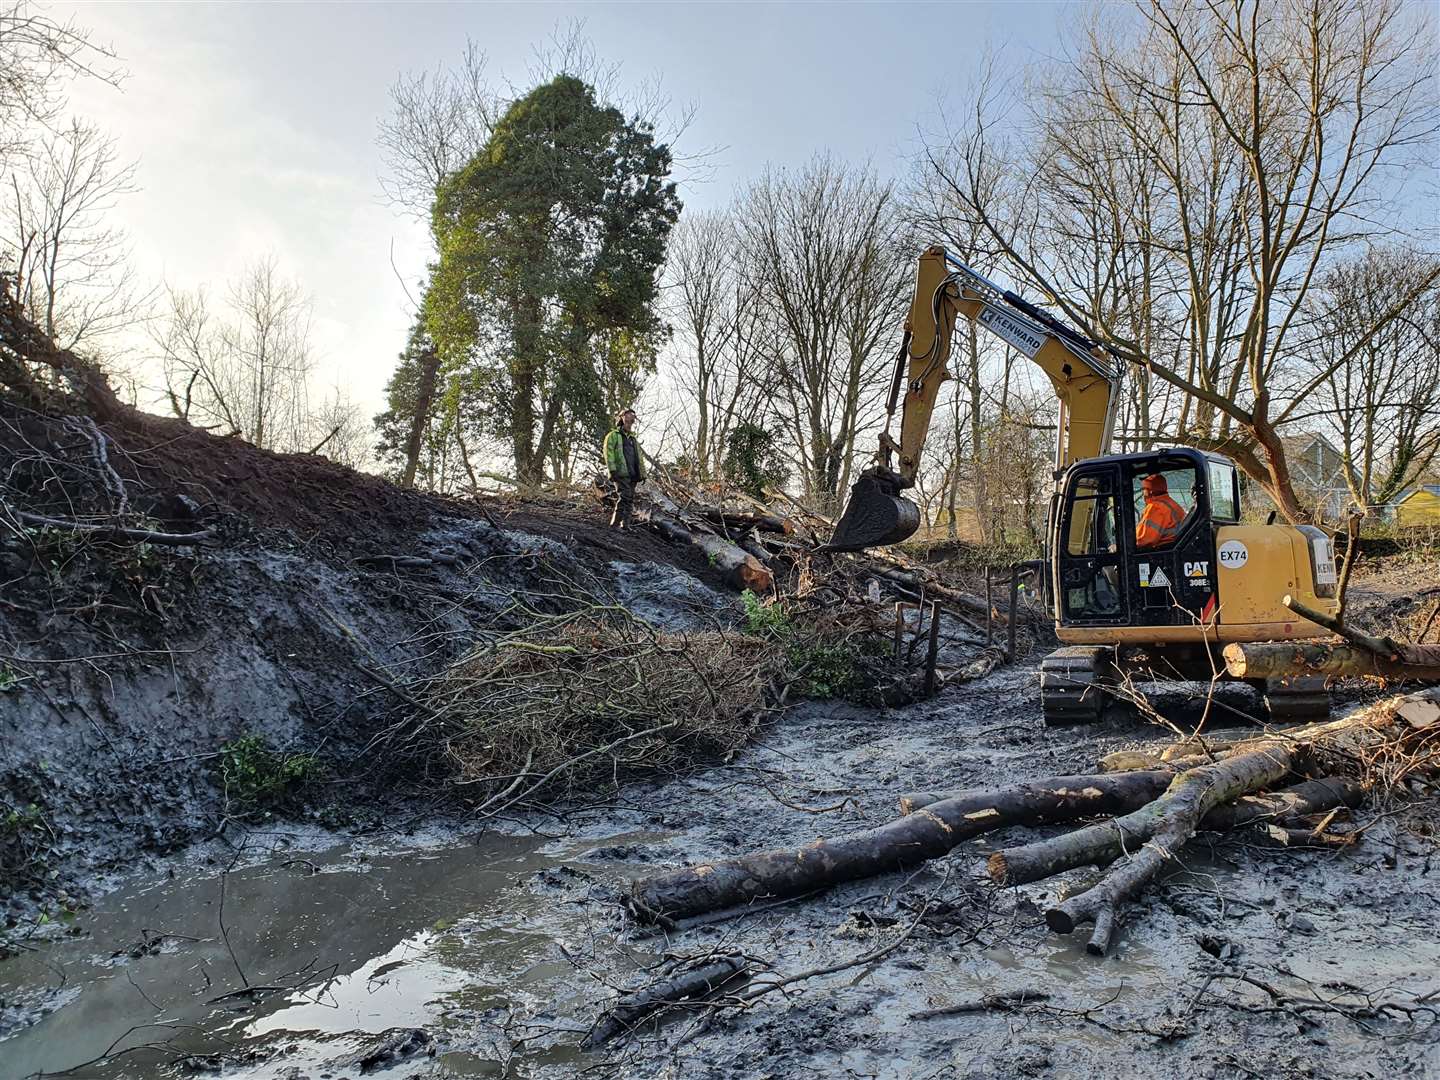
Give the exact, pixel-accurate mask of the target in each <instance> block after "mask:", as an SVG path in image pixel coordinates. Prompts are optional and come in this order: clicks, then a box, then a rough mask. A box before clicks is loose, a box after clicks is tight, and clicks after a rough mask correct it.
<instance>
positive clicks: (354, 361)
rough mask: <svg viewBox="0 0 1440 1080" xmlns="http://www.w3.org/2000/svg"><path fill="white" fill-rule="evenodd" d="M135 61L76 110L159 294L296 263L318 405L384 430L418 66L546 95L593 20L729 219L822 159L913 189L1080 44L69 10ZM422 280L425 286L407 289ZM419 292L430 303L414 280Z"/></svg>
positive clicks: (553, 14)
mask: <svg viewBox="0 0 1440 1080" xmlns="http://www.w3.org/2000/svg"><path fill="white" fill-rule="evenodd" d="M46 10H48V11H49V12H50V13H51V14H52V15H53V16H56V17H62V18H63V17H66V16H73V17H74V18H75V19H76V20H77V21H78V22H79V23H81V24H82V25H85V26H88V27H89V28H90V29H91V31H92V33H93V37H94V39H95V40H97V41H99V42H103V43H107V44H109V45H110V46H112V47H113V48H114V49H115V51H116V52H117V53H118V54H119V57H120V62H121V64H122V65H123V67H124V68H125V69H126V70H127V71H128V73H129V74H128V77H127V78H126V79H125V80H124V83H123V86H122V88H121V89H119V90H115V89H112V88H110V87H107V86H104V85H101V84H98V83H94V82H90V83H81V84H78V85H76V86H75V87H74V88H73V89H72V91H71V93H70V105H71V111H72V112H73V113H75V114H77V115H80V116H83V117H86V118H88V119H91V120H94V121H96V122H98V123H99V124H100V125H101V126H102V127H103V128H105V129H106V130H107V131H108V132H110V133H111V134H112V135H114V136H115V137H116V139H117V140H118V144H119V152H120V154H121V156H122V158H125V159H133V160H136V161H138V177H137V179H138V182H139V185H140V190H139V191H138V192H137V193H135V194H133V195H130V196H127V197H126V198H125V199H124V200H123V201H122V202H121V203H120V204H119V205H117V207H116V209H115V220H116V221H117V222H118V223H119V224H120V225H121V226H122V227H124V228H125V229H126V230H127V231H128V233H129V236H130V239H131V242H132V244H133V250H134V259H135V262H136V265H137V267H138V269H139V271H140V273H141V274H142V275H143V277H144V278H145V279H147V280H149V281H151V282H156V283H160V282H163V283H165V284H168V285H170V286H172V287H178V288H185V289H193V288H195V287H197V286H201V285H204V286H207V287H209V288H210V289H211V290H212V291H214V292H221V291H223V288H224V283H225V282H226V281H227V280H230V279H233V278H235V277H236V276H238V275H239V273H240V272H241V270H242V269H243V268H244V267H245V265H246V264H247V263H249V262H252V261H254V260H255V259H257V258H260V257H264V256H271V255H273V256H275V257H276V258H277V259H278V261H279V264H280V268H281V270H282V272H284V273H285V274H286V275H287V276H289V277H292V278H294V279H296V280H298V281H299V282H300V284H301V285H302V286H303V287H304V288H305V289H306V290H307V291H308V292H309V293H310V294H311V296H312V297H313V299H314V324H313V330H314V341H315V345H316V348H317V353H318V359H319V374H318V375H317V389H319V390H321V391H325V390H328V389H329V388H331V387H340V388H342V389H343V390H344V391H345V392H346V394H347V395H348V396H349V397H350V398H351V399H352V400H354V401H357V402H358V403H359V404H360V405H361V406H362V407H363V408H364V409H365V411H366V413H367V414H373V413H375V412H378V411H380V409H381V408H383V404H382V403H383V399H384V385H385V381H386V379H387V378H389V376H390V374H391V372H392V371H393V369H394V366H395V362H396V357H397V355H398V353H399V352H400V350H401V348H402V347H403V345H404V343H405V338H406V334H407V331H408V329H409V326H410V322H411V315H412V312H413V305H412V303H411V296H415V297H417V298H418V293H417V292H416V291H415V283H416V281H417V280H418V279H419V278H420V277H421V275H422V274H423V272H424V268H425V264H426V262H427V259H428V256H429V239H428V235H427V232H426V229H425V227H424V225H423V224H419V223H416V222H414V221H411V220H409V219H407V218H405V217H404V216H402V215H400V214H399V213H398V212H396V211H395V210H393V209H392V208H390V207H389V206H387V205H386V204H385V202H384V200H383V198H382V196H381V192H380V185H379V177H380V175H381V174H382V172H383V170H384V163H383V161H382V159H381V156H380V153H379V151H378V150H377V148H376V145H375V133H376V124H377V121H378V120H379V118H380V117H381V116H382V115H384V114H385V112H386V110H387V105H388V92H389V89H390V87H391V86H392V85H393V83H394V82H395V79H396V78H397V76H399V75H400V74H401V73H402V72H407V71H415V70H422V69H433V68H434V67H436V66H437V65H446V66H448V65H451V64H454V63H455V62H457V61H458V60H459V58H460V55H461V53H462V51H463V49H464V45H465V41H466V38H467V37H468V38H470V39H472V40H473V41H474V42H475V43H476V44H477V45H478V46H479V47H480V48H481V49H482V50H483V51H484V52H485V53H486V54H487V55H488V57H489V70H490V72H491V73H492V75H494V76H495V79H496V81H497V82H503V81H507V80H508V82H510V83H512V84H515V85H517V86H518V85H524V84H525V83H526V77H527V73H528V71H529V70H530V66H531V64H532V63H533V61H534V57H535V50H536V49H537V48H542V47H543V46H544V45H545V43H546V42H547V40H548V39H550V38H551V37H552V36H553V35H554V34H555V32H556V30H557V27H559V28H562V29H563V28H564V27H565V26H566V25H567V24H569V23H570V22H571V21H572V20H575V19H583V20H584V33H585V35H586V36H587V37H588V38H589V39H590V40H591V42H592V43H593V45H594V48H595V50H596V52H597V54H598V55H599V56H600V57H601V58H603V59H605V60H607V61H610V62H613V63H618V64H619V65H620V70H621V81H622V85H634V84H638V83H640V82H642V81H643V80H645V79H649V78H656V77H658V78H659V79H660V80H661V83H662V86H663V87H664V89H665V91H666V92H667V93H668V94H669V95H670V96H671V97H672V99H673V100H674V101H675V102H676V104H677V105H683V104H693V106H694V108H695V115H694V120H693V122H692V124H691V126H690V127H689V128H688V129H687V130H686V131H685V133H684V135H683V137H682V139H681V141H680V143H679V145H678V148H677V150H678V153H679V154H680V155H682V156H685V155H694V154H697V153H699V152H701V151H705V150H712V151H714V153H713V154H711V155H710V156H709V157H708V158H707V159H706V160H707V163H708V168H707V169H705V170H703V172H702V173H697V174H694V175H690V176H688V177H686V178H685V181H684V183H683V189H682V191H683V197H684V200H685V203H686V206H687V207H689V208H692V209H693V208H701V209H703V208H706V207H714V206H718V205H723V204H724V203H725V202H727V201H728V200H729V198H730V196H731V194H732V193H733V192H734V191H735V190H736V188H737V187H741V186H743V185H744V184H745V183H747V182H748V181H750V180H752V179H753V178H755V177H757V176H758V175H759V174H760V173H761V172H762V171H763V170H764V169H765V167H766V166H767V164H773V165H777V166H796V165H800V164H802V163H803V162H805V161H806V160H807V159H809V158H810V157H811V156H812V155H813V154H815V153H817V152H824V151H829V152H831V153H833V154H835V155H836V156H837V157H840V158H842V159H846V160H856V161H859V160H868V161H869V162H870V163H871V165H872V167H873V168H874V169H875V170H876V171H877V172H878V173H880V174H881V175H900V174H903V173H904V172H905V171H906V169H907V167H908V164H907V163H908V159H909V158H910V156H911V155H913V153H914V152H915V150H916V148H917V132H918V130H919V129H920V127H921V126H922V125H924V126H926V127H931V126H933V125H934V124H935V122H936V118H937V116H938V111H939V102H940V101H941V99H942V97H944V96H948V97H949V98H950V100H952V101H954V100H955V95H956V94H963V91H964V88H965V87H966V85H967V84H968V83H969V82H970V80H971V79H972V78H973V77H974V74H975V72H976V71H977V68H978V65H979V63H980V62H981V61H982V59H983V58H984V54H985V51H986V49H987V48H990V49H1000V50H1002V56H1003V58H1004V62H1005V63H1011V64H1014V65H1015V66H1016V67H1017V68H1018V67H1019V66H1021V65H1023V64H1024V63H1026V62H1027V61H1030V60H1033V59H1035V58H1037V57H1040V56H1043V55H1045V54H1046V53H1048V52H1052V51H1054V50H1056V49H1057V48H1058V44H1057V30H1058V27H1059V25H1060V23H1061V22H1062V21H1063V19H1064V18H1065V15H1066V11H1067V6H1066V5H1064V4H1052V3H973V4H863V3H850V4H845V3H833V2H831V3H810V4H739V3H731V4H703V3H685V4H641V3H633V4H558V3H557V4H544V3H529V4H501V3H494V4H480V3H473V4H462V3H454V4H425V3H404V4H400V3H395V4H385V3H378V4H359V3H295V4H286V3H269V4H258V3H257V4H247V3H235V4H220V3H190V4H165V3H151V4H143V3H137V4H127V3H105V4H53V5H48V6H47V8H46ZM402 279H403V280H402ZM407 283H408V286H407Z"/></svg>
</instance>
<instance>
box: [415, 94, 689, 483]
mask: <svg viewBox="0 0 1440 1080" xmlns="http://www.w3.org/2000/svg"><path fill="white" fill-rule="evenodd" d="M670 168H671V155H670V150H669V148H668V147H667V146H665V145H664V144H662V143H657V142H656V141H655V137H654V132H653V131H652V129H651V127H650V126H649V125H648V124H646V123H644V122H642V121H639V120H635V119H627V118H626V117H625V116H624V115H623V114H622V113H621V112H620V111H619V110H618V109H616V108H613V107H611V106H607V105H602V104H601V103H600V102H599V101H597V99H596V94H595V91H594V89H593V88H592V87H591V86H589V85H588V84H586V83H585V82H584V81H582V80H580V79H577V78H575V77H573V76H569V75H560V76H557V77H556V78H554V79H552V80H551V81H549V82H547V83H545V84H543V85H541V86H538V87H536V88H535V89H534V90H532V91H531V92H530V93H529V94H527V95H525V96H524V97H523V98H520V99H519V100H518V101H516V102H514V103H513V104H512V105H511V106H510V107H509V108H508V109H507V110H506V111H505V112H504V114H503V115H502V116H501V117H500V119H499V120H498V121H497V122H496V124H495V127H494V130H493V133H492V134H491V137H490V139H489V141H488V142H487V143H486V145H485V147H484V148H483V149H482V150H481V152H480V153H479V154H477V155H476V156H475V157H474V158H473V159H472V160H471V161H470V162H469V163H468V164H467V165H465V166H464V167H463V168H462V169H461V170H460V171H459V172H457V173H456V174H455V175H454V176H453V177H451V178H450V179H449V180H448V181H446V182H445V183H444V184H443V185H442V186H441V188H440V190H439V192H438V194H437V198H436V202H435V209H434V214H433V218H432V227H433V229H434V233H435V240H436V244H437V247H438V250H439V253H440V257H439V261H438V262H437V263H436V266H435V269H434V273H433V276H432V278H431V284H430V288H429V290H428V291H427V293H426V297H425V305H424V307H425V316H424V317H425V327H426V329H427V331H428V332H429V334H430V336H431V338H432V339H433V341H434V342H435V345H436V347H437V349H438V351H439V355H440V358H441V363H442V367H443V370H444V372H445V373H446V375H447V377H448V378H449V379H452V380H454V379H463V380H464V382H465V383H466V385H467V386H468V387H470V388H471V389H472V390H475V391H479V392H478V393H472V394H468V395H467V397H468V399H469V400H470V401H471V402H472V403H473V405H472V407H473V408H476V409H478V410H479V412H478V416H477V418H476V419H478V421H479V423H480V425H481V427H482V429H483V430H484V431H485V432H486V433H487V434H490V435H492V436H495V437H498V438H500V439H501V440H503V441H504V442H505V443H506V444H508V446H509V447H510V450H511V453H512V456H513V459H514V465H515V477H516V479H517V480H518V481H519V482H520V483H521V484H522V485H526V486H529V485H533V484H536V483H538V482H539V481H540V480H541V479H542V477H543V475H544V472H545V469H546V467H547V464H548V465H549V466H550V467H551V468H552V470H553V469H555V468H556V467H557V465H558V463H560V462H563V461H567V460H569V459H570V454H569V449H570V448H569V446H568V443H569V442H570V441H571V440H574V439H577V438H586V439H596V440H598V439H599V437H600V436H601V434H602V433H603V431H604V429H605V426H606V422H607V416H608V414H609V413H611V412H612V411H613V410H614V409H615V408H616V406H617V405H621V404H627V403H628V398H629V396H630V395H632V394H633V393H634V391H635V390H636V388H638V386H639V384H640V382H641V380H642V378H643V376H644V375H645V374H646V373H648V372H650V371H653V370H654V366H655V354H656V352H657V350H658V347H659V343H660V341H661V338H662V335H663V333H664V326H663V323H662V322H661V320H660V318H659V317H658V315H657V313H656V310H655V309H656V299H657V284H656V277H657V274H658V272H659V269H660V267H661V265H662V263H663V262H664V258H665V244H666V239H667V237H668V236H669V233H670V229H671V227H672V226H673V225H674V223H675V221H676V219H677V218H678V216H679V213H680V199H679V197H678V196H677V194H676V191H675V185H674V183H672V182H670V181H669V180H668V177H669V175H670Z"/></svg>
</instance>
